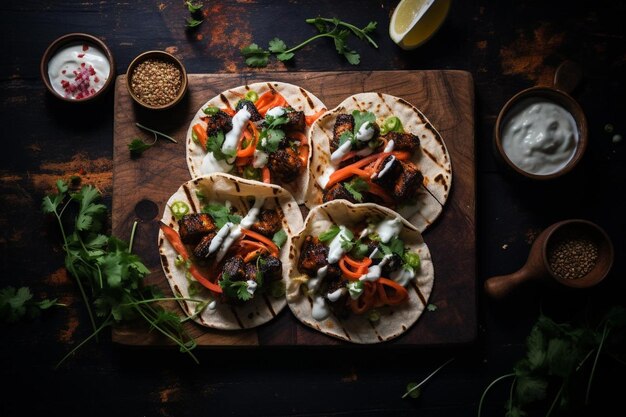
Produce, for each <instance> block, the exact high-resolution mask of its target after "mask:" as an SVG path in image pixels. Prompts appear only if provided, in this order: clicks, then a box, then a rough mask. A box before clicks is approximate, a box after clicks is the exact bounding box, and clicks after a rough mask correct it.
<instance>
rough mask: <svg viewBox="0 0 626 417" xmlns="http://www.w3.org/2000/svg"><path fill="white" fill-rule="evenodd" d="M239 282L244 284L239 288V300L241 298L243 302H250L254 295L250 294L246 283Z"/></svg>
mask: <svg viewBox="0 0 626 417" xmlns="http://www.w3.org/2000/svg"><path fill="white" fill-rule="evenodd" d="M239 282H242V283H243V284H244V285H240V286H239V287H238V288H237V298H239V299H240V300H241V301H248V300H249V299H251V298H252V294H250V293H249V292H248V284H247V283H246V282H245V281H239Z"/></svg>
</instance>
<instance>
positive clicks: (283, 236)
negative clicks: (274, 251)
mask: <svg viewBox="0 0 626 417" xmlns="http://www.w3.org/2000/svg"><path fill="white" fill-rule="evenodd" d="M286 241H287V232H285V230H284V229H280V230H279V231H278V232H276V233H274V236H273V237H272V242H274V243H275V244H276V246H278V247H279V248H281V247H282V246H283V245H284V244H285V242H286Z"/></svg>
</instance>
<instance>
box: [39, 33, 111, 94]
mask: <svg viewBox="0 0 626 417" xmlns="http://www.w3.org/2000/svg"><path fill="white" fill-rule="evenodd" d="M73 44H83V45H85V44H86V45H89V46H95V47H96V48H97V49H100V51H101V52H102V53H103V54H104V55H105V57H106V58H107V60H108V61H109V76H108V78H107V80H106V81H105V83H104V85H103V86H102V87H101V88H100V89H99V90H98V91H96V92H95V93H94V94H91V95H89V96H87V97H85V98H80V99H76V98H71V97H66V96H64V95H62V94H60V93H59V92H57V91H56V90H55V89H54V87H53V86H52V83H51V82H50V76H49V75H48V64H49V62H50V60H51V59H52V57H53V56H54V55H55V54H56V53H57V52H58V51H59V50H60V49H61V48H63V47H65V46H70V45H73ZM39 71H40V73H41V79H42V81H43V83H44V84H45V86H46V88H47V89H48V91H49V92H50V94H52V95H53V96H55V97H57V98H59V99H61V100H63V101H66V102H70V103H84V102H90V101H93V100H96V99H98V98H99V97H102V96H103V95H105V93H106V92H107V91H108V90H110V89H111V86H112V85H113V84H114V83H113V80H114V79H115V60H114V59H113V54H112V53H111V50H110V49H109V47H108V46H107V45H106V44H105V43H104V42H103V41H102V40H100V39H99V38H97V37H95V36H93V35H89V34H87V33H68V34H67V35H63V36H61V37H60V38H58V39H56V40H55V41H54V42H52V43H51V44H50V46H48V48H47V49H46V51H45V52H44V54H43V57H42V58H41V63H40V65H39Z"/></svg>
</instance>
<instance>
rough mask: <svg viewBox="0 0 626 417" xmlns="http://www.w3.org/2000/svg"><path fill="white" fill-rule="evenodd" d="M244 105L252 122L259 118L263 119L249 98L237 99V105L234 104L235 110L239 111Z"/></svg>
mask: <svg viewBox="0 0 626 417" xmlns="http://www.w3.org/2000/svg"><path fill="white" fill-rule="evenodd" d="M244 106H245V107H246V109H247V110H248V112H250V120H252V121H253V122H258V121H259V120H263V116H261V113H259V110H258V109H257V108H256V106H255V105H254V103H253V102H251V101H250V100H239V101H238V102H237V105H236V106H235V110H236V111H239V110H241V109H243V107H244Z"/></svg>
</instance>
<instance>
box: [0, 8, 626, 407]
mask: <svg viewBox="0 0 626 417" xmlns="http://www.w3.org/2000/svg"><path fill="white" fill-rule="evenodd" d="M205 3H206V6H205V9H206V10H207V12H208V14H207V17H206V21H205V22H204V23H203V24H202V25H201V26H200V27H199V28H198V29H197V30H196V31H192V32H188V31H186V30H185V27H184V18H185V17H186V16H187V15H188V12H187V10H186V8H185V7H184V6H183V2H182V1H176V2H167V1H162V2H160V1H145V0H139V1H137V2H119V1H102V2H73V1H55V2H47V1H42V0H27V1H15V0H9V1H5V2H3V3H2V5H0V28H1V29H0V31H1V36H0V45H1V50H2V52H3V58H2V60H0V96H1V101H0V103H1V104H0V106H1V107H0V108H1V109H2V113H1V117H2V151H1V152H0V225H1V228H0V286H1V287H4V286H6V285H13V286H22V285H27V286H30V287H31V288H32V289H33V291H34V293H35V294H36V296H37V297H44V296H49V297H58V298H59V299H60V300H61V301H62V302H64V303H67V304H69V307H68V308H64V309H58V310H54V311H52V312H48V313H47V314H45V315H44V316H43V317H42V318H40V319H37V320H34V321H26V322H22V323H21V324H17V325H2V326H1V327H0V329H1V330H2V332H3V335H2V342H1V343H0V356H1V358H2V359H1V361H2V365H1V369H2V376H3V381H2V382H3V383H2V385H3V387H4V388H3V389H2V394H0V415H2V416H17V415H42V414H44V413H45V414H47V415H94V416H95V415H132V416H152V415H160V416H180V415H194V416H199V415H271V416H286V415H298V416H322V415H355V416H356V415H367V416H374V415H376V416H378V415H380V416H386V415H407V416H408V415H422V416H468V415H475V414H476V409H477V404H478V401H479V399H480V395H481V393H482V391H483V389H484V388H485V386H486V385H487V384H488V383H489V382H490V381H491V380H492V379H494V378H495V377H497V376H499V375H501V374H504V373H507V372H510V370H511V368H512V366H513V364H514V363H515V362H516V360H517V359H519V358H520V357H521V355H523V353H524V341H525V337H526V335H527V334H528V332H529V330H530V328H531V327H532V324H533V323H534V321H535V320H536V318H537V317H538V315H539V313H540V311H543V312H544V313H546V314H549V315H551V316H552V317H555V318H558V319H570V318H575V317H579V316H581V315H584V314H585V312H586V311H588V309H589V308H595V307H596V306H607V305H611V304H614V303H620V302H621V303H623V298H624V297H623V294H624V290H625V289H626V284H625V283H624V262H623V254H624V245H625V243H626V242H625V239H624V236H625V233H624V232H625V231H626V227H625V226H626V215H625V213H626V204H625V203H624V199H623V198H621V197H622V195H621V194H622V193H623V190H624V187H625V186H626V168H625V166H624V162H625V159H626V158H625V156H626V150H625V148H624V146H626V144H625V143H624V142H623V141H622V142H618V143H614V142H613V141H612V136H613V134H608V133H606V132H605V131H604V127H605V125H606V124H612V125H614V126H615V130H616V132H615V133H621V134H622V135H624V134H626V122H625V120H626V119H625V118H624V114H626V100H625V98H626V42H625V41H626V39H625V35H624V29H623V28H624V20H625V18H626V2H624V1H612V2H602V1H600V2H593V3H588V2H586V3H587V4H589V5H588V6H585V7H583V6H581V4H583V3H582V2H572V1H552V2H546V1H541V2H540V1H523V2H496V1H493V2H489V1H456V2H454V5H453V8H452V10H451V13H450V16H449V18H448V20H447V22H446V23H445V25H444V26H443V28H442V29H441V30H440V32H439V33H438V34H437V35H436V36H435V37H434V38H433V39H432V40H431V41H429V42H428V43H427V44H426V45H424V46H423V47H421V48H419V49H417V50H415V51H411V52H405V51H402V50H400V49H399V48H398V47H396V46H395V45H394V44H393V43H392V42H391V40H390V39H389V37H388V35H387V27H388V23H389V17H390V15H391V12H392V11H393V8H394V6H395V3H396V1H382V2H380V1H372V2H367V1H353V0H349V1H325V0H319V1H316V2H308V1H289V2H279V1H274V2H270V1H237V2H234V1H230V2H228V1H219V0H210V1H206V2H205ZM316 15H322V16H337V17H340V18H342V19H345V20H348V21H352V22H355V23H357V24H358V25H364V24H366V23H367V22H368V21H369V20H377V21H378V23H379V29H378V30H377V36H376V38H377V39H378V41H379V43H380V49H378V50H374V49H372V48H369V47H368V46H366V45H365V44H360V43H359V44H357V43H356V42H355V41H353V42H352V44H353V46H354V47H356V48H357V49H358V50H359V51H360V52H361V56H362V63H361V64H360V66H359V67H357V68H353V67H352V66H351V65H349V64H347V63H346V62H344V60H343V58H341V57H339V56H338V55H337V54H336V53H335V52H334V48H333V46H332V45H331V44H330V43H327V42H324V41H321V42H318V43H316V44H315V45H311V46H310V47H307V48H306V49H305V50H303V51H302V52H300V53H298V54H297V55H296V59H295V60H294V62H293V63H290V64H289V65H287V66H285V65H282V64H280V63H272V64H271V65H270V66H269V67H268V69H269V70H272V71H301V70H307V71H326V70H352V69H358V70H382V69H414V70H420V69H461V70H467V71H470V72H471V73H472V74H473V77H474V80H475V87H476V104H477V112H476V126H477V129H476V135H475V138H476V152H477V184H478V198H477V207H478V228H477V236H478V248H477V250H478V255H477V256H478V258H477V265H478V274H477V275H478V282H477V287H478V288H479V291H478V293H479V299H478V306H479V312H478V317H479V328H478V338H477V340H476V341H475V342H474V343H472V344H470V345H466V346H451V347H446V346H444V347H440V348H436V349H404V350H403V349H398V350H394V351H393V352H388V351H386V350H385V349H368V348H356V347H355V348H348V349H327V348H323V349H306V350H305V349H300V348H297V347H294V348H290V349H263V348H261V349H259V348H250V349H238V350H219V351H216V350H211V349H205V350H201V351H198V353H197V354H198V356H199V358H200V360H201V365H195V364H193V363H192V362H191V361H190V360H189V359H188V358H187V357H185V356H184V355H180V354H178V353H177V352H175V351H173V350H144V349H136V350H133V349H128V348H124V347H119V346H115V345H113V344H111V343H110V339H109V336H105V337H104V338H103V340H101V342H100V343H99V344H95V343H92V344H89V345H87V346H85V347H84V348H83V349H82V350H81V351H80V352H79V353H78V354H77V356H75V357H74V358H72V359H71V360H70V361H68V362H67V363H66V364H65V365H64V366H63V367H62V368H60V369H58V370H56V371H55V370H53V369H52V368H53V365H54V363H56V361H57V360H58V359H59V358H60V357H62V356H63V355H64V354H65V352H67V351H68V350H70V349H71V348H72V347H74V346H75V345H76V344H77V343H79V342H80V341H81V340H82V339H83V338H85V337H86V336H87V335H88V334H89V332H90V326H89V323H88V320H87V316H86V313H85V310H84V308H83V305H82V303H81V301H80V296H79V294H78V291H77V289H76V287H75V285H74V283H73V282H72V281H71V279H69V278H68V276H67V273H66V271H65V269H64V268H63V258H62V252H61V249H60V247H59V245H58V242H59V236H58V234H57V232H56V229H55V228H54V224H52V223H50V222H48V220H47V219H46V218H45V217H44V216H43V215H42V214H41V211H40V201H41V198H42V197H43V195H44V194H45V193H47V192H49V191H51V190H52V188H53V184H54V182H55V180H56V179H57V178H60V177H63V178H69V177H70V176H72V175H80V176H82V179H83V181H84V182H85V183H91V184H95V185H97V186H98V187H99V188H100V189H101V190H102V191H103V193H104V194H105V202H106V203H107V204H108V205H109V207H110V203H111V200H110V196H111V193H112V135H113V132H112V128H113V97H112V95H109V96H108V97H107V98H106V99H105V100H103V101H102V102H100V103H98V104H97V105H96V106H92V107H91V108H90V109H88V110H82V109H79V108H78V107H73V106H64V105H62V103H60V102H59V101H58V100H56V99H55V98H53V97H51V96H50V95H49V94H47V93H46V92H45V89H44V86H43V84H42V82H41V80H40V78H39V60H40V57H41V55H42V53H43V51H44V50H45V48H46V46H47V45H48V44H49V43H50V42H51V41H52V40H53V39H55V38H56V37H58V36H60V35H62V34H65V33H69V32H88V33H91V34H94V35H96V36H99V37H101V38H102V39H104V40H105V41H106V43H107V44H108V45H109V46H110V47H111V49H112V50H113V53H114V55H115V57H116V59H117V68H116V70H117V73H118V74H122V73H124V72H125V71H126V67H127V66H128V64H129V63H130V60H131V59H132V58H133V57H134V56H136V55H137V54H139V53H140V52H142V51H145V50H149V49H165V50H168V51H170V52H172V53H174V54H175V55H177V56H178V57H180V58H181V59H182V60H183V61H184V63H185V65H186V67H187V70H188V71H189V72H190V73H212V72H230V73H233V72H241V71H248V70H249V69H248V68H247V67H246V66H245V64H244V62H243V59H242V58H241V56H240V55H239V52H238V49H239V48H240V47H242V46H244V45H247V44H248V43H250V42H251V41H257V42H259V43H261V44H266V43H267V41H269V40H270V39H271V38H272V37H274V36H280V37H281V38H283V39H284V40H285V41H286V42H287V43H288V44H293V43H295V42H297V41H299V40H301V39H303V38H305V37H308V36H311V35H312V34H313V29H312V28H311V27H309V26H308V25H307V24H305V23H304V19H305V18H308V17H314V16H316ZM565 59H572V60H574V61H576V62H578V63H579V64H581V66H582V68H583V70H584V80H583V83H582V85H580V86H579V88H578V89H577V90H576V91H575V92H574V96H575V97H576V99H577V100H578V101H579V102H580V103H581V105H582V107H583V109H584V111H585V113H586V115H587V117H588V120H589V128H590V129H589V131H590V146H589V149H588V152H587V154H586V156H585V158H584V160H583V162H582V164H581V165H580V166H579V167H578V168H577V169H576V171H575V172H573V173H572V174H571V175H568V176H567V177H566V178H564V179H563V180H561V181H558V182H554V183H546V184H528V183H523V182H520V181H518V180H516V179H514V178H511V177H509V176H508V175H506V174H505V173H503V172H502V171H501V169H500V168H499V167H498V166H497V164H496V162H495V161H494V159H493V156H492V152H491V141H492V129H493V125H494V122H495V119H496V116H497V113H498V111H499V108H500V107H501V106H502V105H503V104H504V102H505V101H506V100H507V99H508V98H509V97H510V96H512V95H513V94H514V93H516V92H517V91H519V90H521V89H523V88H526V87H529V86H532V85H536V84H544V85H549V84H550V83H551V82H552V77H553V74H554V71H555V69H556V67H557V66H558V65H559V64H560V63H561V62H562V61H563V60H565ZM572 217H576V218H586V219H589V220H592V221H595V222H597V223H598V224H600V225H601V226H603V227H604V228H605V229H606V230H607V232H608V233H609V234H610V236H611V238H612V239H613V243H614V245H615V250H616V263H615V265H614V268H613V270H612V272H611V274H610V276H609V277H608V278H607V279H606V280H605V281H604V282H603V283H602V284H601V285H600V286H598V287H596V288H594V289H593V290H589V291H584V292H576V293H571V292H563V291H560V290H558V289H554V288H548V287H545V286H542V285H538V284H537V285H529V286H527V287H526V288H524V289H520V291H517V292H516V293H515V294H514V295H513V296H512V297H511V298H510V299H509V300H507V302H505V303H495V302H493V301H491V300H489V299H487V298H486V297H485V296H484V294H483V292H482V290H480V288H482V283H483V281H484V280H485V279H486V278H487V277H489V276H492V275H496V274H502V273H508V272H512V271H513V270H515V269H516V268H518V267H519V266H521V264H522V263H523V261H524V259H525V257H526V254H527V252H528V249H529V247H530V244H531V243H532V241H533V239H534V238H535V237H536V235H537V234H538V233H539V232H540V231H541V230H542V229H543V228H545V227H546V226H548V225H549V224H551V223H553V222H555V221H558V220H561V219H565V218H572ZM430 314H436V312H433V313H430ZM450 357H455V358H456V361H455V362H453V363H452V364H451V365H450V366H449V367H447V368H446V369H445V370H444V371H442V372H441V373H440V374H439V375H438V376H437V377H436V378H434V379H432V380H431V382H429V383H428V385H426V386H425V387H424V389H423V392H422V397H421V398H420V399H418V400H401V399H400V396H401V395H402V394H403V393H404V389H405V386H406V384H407V383H408V382H410V381H419V380H421V379H422V378H423V377H425V376H426V375H427V374H428V373H429V372H430V371H431V370H432V369H434V368H435V367H437V366H438V365H439V364H440V363H442V362H443V361H445V360H446V359H448V358H450ZM600 368H601V369H600V374H599V377H598V378H597V380H596V382H597V384H598V388H597V389H595V390H594V395H595V398H594V401H593V404H594V406H593V407H592V408H590V409H589V410H580V413H581V414H583V415H587V414H588V415H599V414H596V412H597V411H598V409H599V408H600V407H601V406H607V407H608V406H609V405H611V404H613V405H616V406H618V407H620V409H621V402H620V401H619V400H620V394H624V388H623V384H622V383H619V384H610V383H608V382H607V378H606V375H607V374H608V373H610V371H611V369H610V366H608V365H606V366H604V367H602V366H601V367H600ZM622 370H623V368H622ZM507 396H508V387H507V386H505V385H502V386H500V387H498V388H497V389H495V390H494V391H493V392H492V393H491V395H490V396H489V398H488V401H487V404H486V410H485V413H484V415H490V416H498V415H503V414H504V408H503V407H504V403H505V401H506V398H507ZM539 415H543V414H539Z"/></svg>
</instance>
